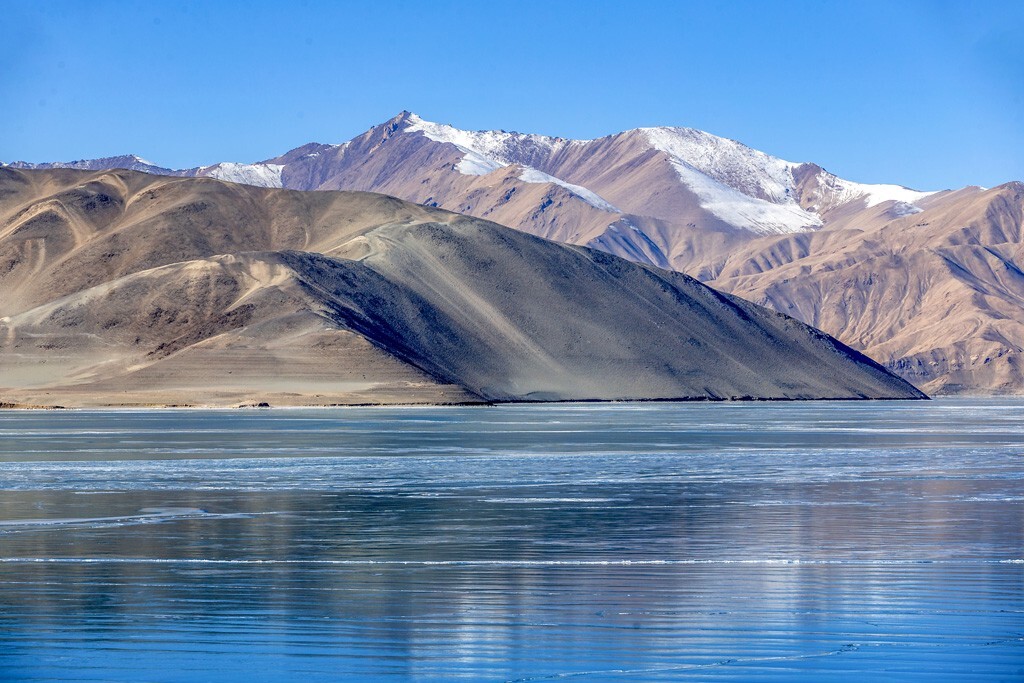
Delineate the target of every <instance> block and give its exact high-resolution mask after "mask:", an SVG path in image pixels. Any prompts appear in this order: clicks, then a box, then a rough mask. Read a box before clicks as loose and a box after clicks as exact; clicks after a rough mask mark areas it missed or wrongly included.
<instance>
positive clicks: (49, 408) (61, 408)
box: [0, 394, 1024, 412]
mask: <svg viewBox="0 0 1024 683" xmlns="http://www.w3.org/2000/svg"><path fill="white" fill-rule="evenodd" d="M1014 397H1019V398H1022V399H1024V396H1022V395H1017V394H1009V395H1006V394H976V395H975V394H949V395H941V394H940V395H937V396H922V397H918V398H904V397H871V398H860V397H822V398H787V397H751V396H742V397H728V398H715V397H708V396H701V397H678V398H624V399H559V400H544V401H540V400H538V401H530V400H509V401H482V400H481V401H451V402H411V401H410V402H383V401H381V402H373V401H363V402H354V403H277V404H271V403H269V402H262V401H261V402H244V403H239V404H204V403H95V404H87V405H60V404H53V405H41V404H22V403H15V402H9V401H0V412H8V411H10V412H13V411H38V412H65V411H79V410H110V411H119V410H123V411H143V410H303V409H315V410H322V409H325V408H443V407H460V408H461V407H479V408H493V407H500V406H507V405H515V406H521V405H538V406H542V405H572V404H583V405H586V404H626V403H638V404H639V403H688V404H689V403H715V404H723V403H727V404H752V403H818V402H842V403H870V402H876V401H915V402H918V401H932V400H942V399H948V398H976V399H984V398H1014Z"/></svg>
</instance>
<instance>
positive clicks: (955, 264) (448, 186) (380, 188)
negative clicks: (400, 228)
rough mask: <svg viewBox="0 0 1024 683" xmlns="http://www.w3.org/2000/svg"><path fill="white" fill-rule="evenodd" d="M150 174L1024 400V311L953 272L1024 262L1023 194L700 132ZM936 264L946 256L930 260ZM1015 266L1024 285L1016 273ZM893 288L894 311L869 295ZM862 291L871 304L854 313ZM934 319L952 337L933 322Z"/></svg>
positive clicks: (363, 146) (397, 128) (976, 277)
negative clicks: (516, 263) (472, 227)
mask: <svg viewBox="0 0 1024 683" xmlns="http://www.w3.org/2000/svg"><path fill="white" fill-rule="evenodd" d="M144 161H145V160H140V159H138V158H137V157H132V156H126V157H114V158H111V159H108V160H99V162H76V163H78V164H80V165H81V164H83V163H92V164H93V165H103V163H106V164H107V165H110V164H117V163H122V164H128V165H139V164H141V163H142V162H144ZM100 162H103V163H100ZM140 170H144V171H145V170H148V171H149V172H159V173H164V174H170V175H185V176H190V175H191V176H196V175H200V176H201V175H205V176H210V177H217V178H221V179H228V180H237V181H243V182H246V183H249V184H253V185H276V184H280V185H282V186H283V187H285V188H293V189H301V190H361V191H373V192H382V193H385V194H389V195H392V196H396V197H399V198H401V199H405V200H408V201H412V202H415V203H418V204H422V205H426V206H432V207H437V208H442V209H446V210H450V211H455V212H457V213H462V214H465V215H470V216H475V217H478V218H484V219H487V220H491V221H495V222H497V223H500V224H502V225H506V226H509V227H513V228H516V229H518V230H521V231H524V232H528V233H530V234H534V235H538V236H540V237H544V238H547V239H552V240H556V241H559V242H563V243H566V244H577V245H583V246H589V247H592V248H596V249H600V250H603V251H606V252H608V253H611V254H615V255H618V256H622V257H624V258H627V259H630V260H633V261H636V262H639V263H647V264H650V265H654V266H657V267H660V268H668V269H672V270H676V271H679V272H684V273H687V274H689V275H692V276H694V277H696V278H698V279H699V280H701V281H702V282H705V283H708V284H711V285H713V286H715V287H716V288H720V289H722V290H724V291H728V292H732V293H734V294H737V295H740V296H743V297H746V298H749V299H751V300H752V301H755V302H756V303H759V304H762V305H766V306H769V307H771V308H775V309H776V310H779V311H781V312H783V313H787V314H793V315H795V316H797V317H798V318H800V319H801V320H803V321H804V322H806V323H808V324H811V325H814V326H821V327H823V328H824V329H825V330H826V331H827V332H829V333H831V334H835V335H837V336H838V337H839V338H840V339H841V340H842V341H844V342H846V343H849V344H850V345H852V346H854V347H855V348H857V349H858V350H860V351H863V352H865V353H867V354H868V355H870V356H872V357H877V358H879V359H880V360H881V361H882V362H883V363H884V364H885V365H886V366H887V367H889V368H891V369H893V370H896V371H897V372H900V373H902V374H903V375H904V376H905V377H907V378H910V379H913V381H915V382H917V383H919V384H921V385H922V386H923V387H924V388H926V389H927V390H928V391H929V392H932V393H961V392H980V393H1006V392H1010V393H1021V392H1024V371H1022V370H1021V366H1022V364H1021V361H1020V357H1021V354H1022V353H1024V332H1021V331H1018V330H1017V329H1016V326H1015V324H1014V322H1013V321H1015V320H1017V319H1024V303H1018V302H1016V298H1015V297H1016V294H1010V293H1008V292H1009V290H1007V289H1006V287H1005V284H1004V283H1000V281H999V277H997V276H996V275H995V274H994V271H993V270H992V269H991V268H989V267H988V266H987V265H985V257H984V254H981V253H979V254H976V255H973V256H971V257H969V258H968V257H964V258H963V259H961V258H960V257H959V256H954V257H949V258H947V257H948V256H949V254H950V253H952V252H949V249H960V251H963V249H962V248H961V246H962V245H961V243H962V242H971V241H974V242H976V243H977V244H979V245H983V246H985V247H989V248H992V249H994V250H996V251H997V252H999V253H1011V252H1013V253H1015V252H1014V249H1015V245H1017V244H1018V243H1019V237H1018V234H1019V225H1020V220H1021V219H1020V218H1019V214H1020V212H1021V209H1020V204H1019V199H1017V198H1016V197H1017V195H1016V194H1015V192H1014V189H1013V188H1014V187H1015V184H1014V182H1012V181H1011V182H1010V183H1006V184H1003V185H1000V186H997V187H995V188H982V187H978V186H969V187H966V188H960V189H954V190H942V191H938V192H919V191H916V190H910V189H908V188H904V187H902V186H898V185H884V184H874V185H872V184H864V183H855V182H852V181H848V180H844V179H842V178H839V177H837V176H835V175H834V174H831V173H829V172H828V171H826V170H825V169H823V168H822V167H821V166H819V165H817V164H814V163H810V162H806V163H796V162H789V161H785V160H783V159H780V158H778V157H773V156H771V155H767V154H764V153H762V152H759V151H757V150H754V149H752V148H750V147H747V146H745V145H743V144H742V143H739V142H737V141H735V140H729V139H728V138H721V137H718V136H714V135H711V134H708V133H703V132H701V131H698V130H696V129H690V128H678V127H676V128H673V127H656V128H636V129H632V130H629V131H624V132H622V133H616V134H613V135H609V136H605V137H602V138H596V139H593V140H570V139H566V138H558V137H551V136H543V135H534V134H525V133H516V132H507V131H462V130H459V129H456V128H454V127H452V126H448V125H445V124H438V123H432V122H429V121H425V120H423V119H422V118H420V117H418V116H416V115H415V114H412V113H411V112H402V113H400V114H399V115H397V116H395V117H393V118H392V119H390V120H388V121H386V122H384V123H381V124H379V125H377V126H374V127H372V128H370V129H368V130H367V131H366V132H364V133H362V134H360V135H358V136H356V137H355V138H353V139H352V140H349V141H347V142H344V143H341V144H333V145H327V144H321V143H309V144H307V145H303V146H301V147H298V148H295V149H293V150H291V151H289V152H286V153H285V154H282V155H279V156H276V157H271V158H268V159H267V160H265V161H264V162H260V163H258V164H249V165H238V164H227V163H224V164H215V165H211V166H206V167H196V168H195V169H187V170H180V171H172V170H169V169H159V167H148V168H142V169H140ZM1011 247H1012V248H1011ZM929 249H931V250H932V252H935V253H936V254H938V253H939V252H941V253H943V254H946V257H941V256H933V257H927V258H926V257H925V256H926V254H927V253H931V252H928V251H927V250H929ZM829 250H836V251H835V252H834V253H829ZM908 250H917V251H921V250H924V252H923V253H922V254H921V255H919V256H918V257H915V258H913V259H904V260H903V261H901V262H900V263H902V264H903V266H902V267H906V268H910V269H911V270H910V271H908V272H907V273H906V274H902V275H901V274H900V273H899V268H898V267H887V268H885V269H883V270H881V271H880V270H878V268H876V267H875V264H878V263H881V262H882V261H883V260H884V259H887V258H893V257H894V255H897V256H898V255H901V254H906V253H907V252H908ZM943 250H945V251H943ZM957 253H960V252H957ZM1007 261H1008V264H1009V265H1007V266H1005V267H1007V268H1011V269H1013V268H1024V262H1021V261H1020V260H1019V259H1017V258H1016V256H1010V257H1008V258H1007ZM883 275H884V277H883ZM908 281H912V284H908ZM801 282H803V283H804V284H805V285H806V286H797V285H798V284H799V283H801ZM883 287H885V288H888V289H889V290H890V292H889V294H888V295H883V294H885V293H884V292H883V293H880V294H879V293H875V294H873V293H871V292H870V291H868V290H870V289H875V290H880V289H881V288H883ZM850 288H853V290H855V291H856V292H858V301H862V302H863V305H861V304H854V303H850V302H846V303H842V302H843V301H844V297H845V296H847V294H846V292H847V290H848V289H850ZM934 295H940V297H939V298H938V299H936V297H935V296H934ZM904 298H906V301H903V299H904ZM947 299H948V300H947ZM936 301H937V302H938V304H936V303H934V302H936ZM837 302H840V303H837ZM933 310H934V311H941V312H942V313H941V315H942V316H944V319H946V320H949V321H951V323H952V324H949V325H942V324H940V323H939V322H937V321H936V320H933V319H932V317H933V316H939V315H940V313H938V312H935V313H932V311H933ZM897 318H898V321H896V322H894V320H895V319H897ZM1004 321H1006V322H1004ZM978 335H981V338H979V337H978ZM915 336H916V337H918V338H919V339H918V340H917V341H913V342H911V341H910V338H912V337H915ZM901 340H902V341H901ZM981 341H984V343H981ZM993 364H996V365H998V366H1000V367H1001V369H1000V370H999V371H998V372H993V370H992V367H993Z"/></svg>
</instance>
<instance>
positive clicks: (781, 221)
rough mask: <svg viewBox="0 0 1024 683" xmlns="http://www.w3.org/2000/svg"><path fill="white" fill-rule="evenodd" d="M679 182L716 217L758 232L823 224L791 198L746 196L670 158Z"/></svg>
mask: <svg viewBox="0 0 1024 683" xmlns="http://www.w3.org/2000/svg"><path fill="white" fill-rule="evenodd" d="M670 161H671V164H672V167H673V168H674V169H675V171H676V173H678V174H679V178H680V179H681V180H682V181H683V183H684V184H685V185H686V186H687V187H689V188H690V190H692V191H693V193H694V194H696V195H697V197H698V198H699V199H700V205H701V207H703V208H704V209H706V210H708V211H709V212H711V213H712V214H714V215H715V216H716V217H717V218H720V219H721V220H723V221H725V222H726V223H729V224H731V225H734V226H736V227H738V228H743V229H745V230H749V231H751V232H754V233H757V234H759V235H779V234H785V233H795V232H806V231H808V230H814V229H816V228H819V227H821V226H822V225H823V222H822V220H821V217H819V216H818V215H817V214H814V213H810V212H809V211H804V210H803V209H802V208H800V206H799V205H798V204H797V203H796V202H795V201H793V200H789V201H786V202H784V203H782V204H773V203H772V202H768V201H764V200H763V199H755V198H754V197H750V196H747V195H745V194H743V193H742V192H740V191H739V190H736V189H734V188H732V187H729V186H728V185H724V184H722V183H720V182H718V181H717V180H715V179H714V178H711V177H709V176H707V175H705V174H703V173H701V172H700V171H698V170H697V169H695V168H693V167H692V166H690V165H689V164H686V163H684V162H682V161H679V160H676V159H671V160H670Z"/></svg>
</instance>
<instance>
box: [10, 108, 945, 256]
mask: <svg viewBox="0 0 1024 683" xmlns="http://www.w3.org/2000/svg"><path fill="white" fill-rule="evenodd" d="M11 165H12V166H14V167H17V168H52V167H59V166H64V167H69V168H84V169H92V170H95V169H101V168H129V169H132V170H138V171H144V172H147V173H157V174H163V175H175V176H208V177H212V178H217V179H220V180H227V181H230V182H236V183H243V184H247V185H256V186H260V187H284V188H289V189H297V190H369V191H375V192H383V193H386V194H391V195H394V196H397V197H400V198H402V199H407V200H411V201H415V202H418V203H422V204H427V205H431V206H437V207H441V208H445V209H450V210H454V211H458V212H460V213H466V214H469V215H473V216H478V217H481V218H487V219H490V220H493V221H496V222H499V223H503V224H506V225H509V226H512V227H515V228H518V229H521V230H525V231H527V232H531V233H534V234H537V235H540V236H543V237H548V238H551V239H556V240H561V241H565V242H571V243H575V244H584V245H590V246H595V247H598V248H602V249H605V250H607V251H611V252H613V253H617V254H620V255H623V256H628V257H629V258H633V259H635V260H640V261H646V262H650V263H652V264H655V265H660V266H670V267H676V268H680V269H681V268H682V267H684V266H685V265H686V264H687V263H688V261H689V259H690V256H691V255H692V253H693V251H694V250H695V249H698V248H699V247H700V245H703V244H706V243H708V242H709V241H710V242H713V243H715V244H721V243H733V242H737V241H739V242H743V241H746V240H748V239H750V238H752V237H756V236H764V235H780V234H792V233H801V232H808V231H814V230H818V229H820V228H822V227H823V226H825V225H826V224H827V223H828V222H829V220H830V218H831V217H832V216H834V215H837V214H839V213H844V212H845V213H849V212H850V211H856V210H859V209H865V208H870V207H873V206H876V205H878V204H887V203H889V202H892V205H891V206H888V208H890V209H891V210H892V211H894V212H896V213H901V214H902V215H908V214H910V213H914V212H916V211H919V210H920V208H919V207H918V206H917V202H920V201H922V200H925V199H927V198H928V197H929V196H931V195H932V194H933V193H928V192H917V191H914V190H909V189H907V188H904V187H900V186H897V185H865V184H860V183H854V182H850V181H847V180H843V179H841V178H838V177H836V176H834V175H832V174H831V173H828V172H827V171H825V170H824V169H821V168H820V167H818V166H816V165H814V164H805V163H794V162H790V161H785V160H783V159H779V158H777V157H773V156H770V155H768V154H765V153H763V152H759V151H757V150H754V149H751V148H750V147H747V146H745V145H743V144H741V143H739V142H736V141H735V140H729V139H726V138H721V137H718V136H715V135H711V134H709V133H705V132H703V131H699V130H694V129H691V128H667V127H665V128H638V129H634V130H630V131H626V132H623V133H618V134H615V135H609V136H606V137H603V138H598V139H595V140H569V139H565V138H558V137H549V136H544V135H536V134H524V133H514V132H507V131H466V130H460V129H458V128H455V127H453V126H449V125H446V124H441V123H434V122H430V121H426V120H424V119H422V118H420V117H419V116H417V115H415V114H413V113H410V112H402V113H401V114H399V115H398V116H396V117H394V118H393V119H391V120H389V121H386V122H385V123H383V124H380V125H378V126H375V127H373V128H371V129H370V130H368V131H367V132H366V133H364V134H363V135H361V136H359V137H357V138H355V139H353V140H351V141H349V142H346V143H343V144H339V145H328V144H321V143H310V144H308V145H304V146H303V147H299V148H297V149H294V150H291V151H290V152H287V153H286V154H283V155H281V156H279V157H275V158H272V159H268V160H266V161H263V162H259V163H254V164H242V163H233V162H223V163H219V164H215V165H212V166H201V167H197V168H191V169H183V170H172V169H167V168H163V167H160V166H157V165H155V164H153V163H151V162H148V161H146V160H144V159H141V158H139V157H135V156H123V157H111V158H107V159H96V160H90V161H75V162H68V163H48V164H26V163H23V162H18V163H15V164H11Z"/></svg>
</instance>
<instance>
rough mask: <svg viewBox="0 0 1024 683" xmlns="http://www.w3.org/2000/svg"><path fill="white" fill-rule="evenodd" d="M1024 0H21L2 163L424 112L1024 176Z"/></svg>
mask: <svg viewBox="0 0 1024 683" xmlns="http://www.w3.org/2000/svg"><path fill="white" fill-rule="evenodd" d="M1022 30H1024V2H1017V1H1016V0H1014V1H1011V2H1003V3H994V2H992V3H989V2H974V1H972V2H966V1H965V2H939V1H933V2H922V1H906V2H853V1H851V2H824V1H819V2H785V3H781V2H780V3H773V2H706V3H684V2H646V3H643V2H636V3H627V2H616V3H610V2H609V3H605V2H600V1H597V0H591V1H589V2H559V1H557V0H547V1H546V2H531V1H524V2H507V3H492V2H404V1H402V0H391V1H389V2H387V3H382V2H317V1H314V0H309V1H307V2H283V1H281V2H258V1H254V2H238V3H230V2H226V1H222V2H160V1H157V0H153V1H149V2H106V1H103V0H90V1H89V2H81V1H76V2H56V1H52V2H19V1H18V0H13V1H9V2H6V3H4V18H3V22H2V23H0V39H2V40H3V43H4V45H5V50H4V52H3V57H2V58H0V60H2V61H0V102H2V104H3V111H4V114H3V119H2V125H0V159H2V160H4V161H11V160H15V159H23V160H27V161H47V160H69V159H79V158H90V157H97V156H110V155H114V154H121V153H136V154H139V155H141V156H143V157H146V158H148V159H151V160H152V161H154V162H156V163H159V164H163V165H166V166H174V167H185V166H193V165H197V164H206V163H212V162H215V161H223V160H231V161H256V160H260V159H264V158H267V157H270V156H274V155H276V154H278V153H281V152H284V151H286V150H288V149H290V148H293V147H296V146H298V145H300V144H303V143H305V142H309V141H318V142H341V141H344V140H347V139H349V138H351V137H353V136H354V135H356V134H358V133H360V132H362V131H364V130H365V129H367V128H369V127H370V126H372V125H374V124H376V123H379V122H381V121H383V120H385V119H387V118H389V117H391V116H393V115H394V114H395V113H397V112H398V111H400V110H402V109H410V110H412V111H415V112H417V113H419V114H420V115H422V116H423V117H424V118H427V119H430V120H434V121H441V122H444V123H452V124H454V125H456V126H459V127H463V128H471V129H482V128H504V129H506V130H519V131H524V132H537V133H546V134H550V135H561V136H565V137H577V138H592V137H598V136H601V135H605V134H608V133H613V132H617V131H620V130H624V129H628V128H635V127H637V126H645V125H680V126H691V127H695V128H701V129H703V130H707V131H709V132H712V133H715V134H718V135H723V136H725V137H730V138H734V139H737V140H740V141H741V142H744V143H746V144H748V145H750V146H752V147H755V148H757V149H761V150H764V151H766V152H769V153H771V154H775V155H778V156H781V157H783V158H786V159H790V160H793V161H815V162H817V163H819V164H821V165H823V166H824V167H826V168H828V169H829V170H831V171H833V172H835V173H837V174H839V175H841V176H843V177H846V178H850V179H852V180H858V181H868V182H895V183H900V184H904V185H908V186H911V187H916V188H920V189H940V188H946V187H957V186H962V185H967V184H980V185H986V186H991V185H996V184H999V183H1002V182H1005V181H1008V180H1014V179H1024V99H1022V98H1024V40H1022V39H1021V38H1020V36H1021V35H1022V33H1021V32H1022Z"/></svg>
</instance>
